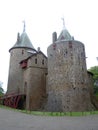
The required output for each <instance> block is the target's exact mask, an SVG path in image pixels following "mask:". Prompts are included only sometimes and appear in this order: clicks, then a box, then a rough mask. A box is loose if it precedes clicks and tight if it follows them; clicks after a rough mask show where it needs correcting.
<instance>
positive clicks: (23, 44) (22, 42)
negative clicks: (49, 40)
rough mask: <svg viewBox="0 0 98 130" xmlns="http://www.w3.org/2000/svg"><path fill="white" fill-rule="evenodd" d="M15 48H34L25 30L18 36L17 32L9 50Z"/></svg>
mask: <svg viewBox="0 0 98 130" xmlns="http://www.w3.org/2000/svg"><path fill="white" fill-rule="evenodd" d="M15 48H30V49H33V50H35V48H34V47H33V45H32V43H31V41H30V39H29V37H28V35H27V34H26V32H23V33H22V34H21V36H19V33H18V36H17V41H16V43H15V45H14V46H13V47H12V48H11V49H10V50H12V49H15ZM10 50H9V51H10Z"/></svg>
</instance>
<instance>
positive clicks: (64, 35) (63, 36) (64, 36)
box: [57, 28, 72, 41]
mask: <svg viewBox="0 0 98 130" xmlns="http://www.w3.org/2000/svg"><path fill="white" fill-rule="evenodd" d="M61 40H66V41H67V40H72V36H71V35H70V33H69V32H68V30H67V29H66V28H65V29H63V30H62V31H61V33H60V35H59V37H58V39H57V41H61Z"/></svg>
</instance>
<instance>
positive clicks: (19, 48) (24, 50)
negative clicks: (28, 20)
mask: <svg viewBox="0 0 98 130" xmlns="http://www.w3.org/2000/svg"><path fill="white" fill-rule="evenodd" d="M9 52H10V66H9V76H8V88H7V94H9V93H23V92H24V90H23V72H24V69H22V68H21V66H20V62H21V61H22V60H24V59H26V58H28V56H30V55H32V53H34V52H36V50H35V49H34V47H33V45H32V43H31V41H30V39H29V37H28V36H27V34H26V32H25V29H24V31H23V33H22V34H21V36H20V34H19V33H18V35H17V41H16V43H15V45H14V46H13V47H12V48H11V49H10V50H9Z"/></svg>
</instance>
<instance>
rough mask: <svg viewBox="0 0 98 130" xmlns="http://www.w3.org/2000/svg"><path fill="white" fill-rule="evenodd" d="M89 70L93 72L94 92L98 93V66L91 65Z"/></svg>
mask: <svg viewBox="0 0 98 130" xmlns="http://www.w3.org/2000/svg"><path fill="white" fill-rule="evenodd" d="M88 71H90V72H92V73H93V80H94V92H95V93H96V94H98V66H94V67H91V68H90V69H89V70H88Z"/></svg>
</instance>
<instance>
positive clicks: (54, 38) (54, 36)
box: [52, 32, 57, 43]
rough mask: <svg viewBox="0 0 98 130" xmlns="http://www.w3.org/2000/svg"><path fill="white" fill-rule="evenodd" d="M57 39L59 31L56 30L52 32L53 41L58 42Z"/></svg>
mask: <svg viewBox="0 0 98 130" xmlns="http://www.w3.org/2000/svg"><path fill="white" fill-rule="evenodd" d="M56 41H57V33H56V32H54V33H53V34H52V42H53V43H54V42H56Z"/></svg>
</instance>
